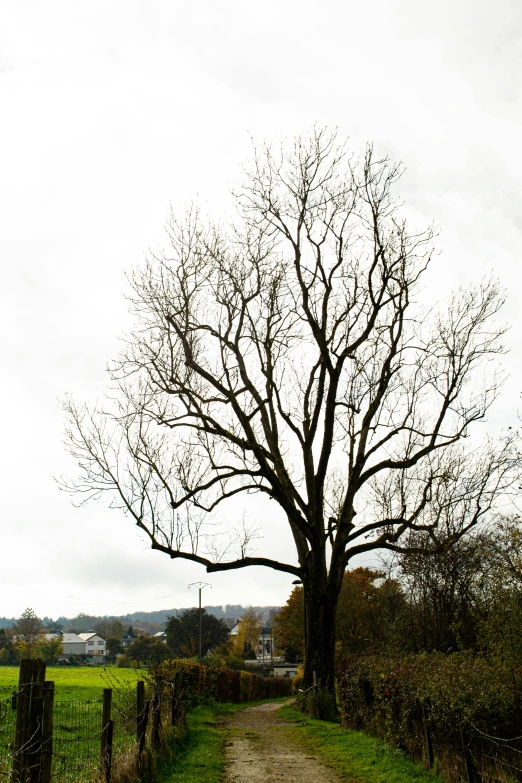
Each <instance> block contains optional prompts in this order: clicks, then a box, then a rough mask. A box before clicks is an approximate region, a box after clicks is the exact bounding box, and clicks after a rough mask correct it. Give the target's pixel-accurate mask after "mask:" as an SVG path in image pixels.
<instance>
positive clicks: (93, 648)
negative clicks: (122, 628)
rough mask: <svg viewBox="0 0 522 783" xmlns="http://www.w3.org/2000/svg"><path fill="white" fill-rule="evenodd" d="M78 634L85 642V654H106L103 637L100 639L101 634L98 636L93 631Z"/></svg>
mask: <svg viewBox="0 0 522 783" xmlns="http://www.w3.org/2000/svg"><path fill="white" fill-rule="evenodd" d="M78 636H80V638H81V639H83V641H84V642H85V648H86V649H85V653H84V654H85V655H92V656H96V657H97V656H99V655H106V654H107V647H106V643H105V639H102V637H101V636H98V634H97V633H95V631H87V633H80V634H78Z"/></svg>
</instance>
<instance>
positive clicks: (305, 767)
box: [225, 704, 342, 783]
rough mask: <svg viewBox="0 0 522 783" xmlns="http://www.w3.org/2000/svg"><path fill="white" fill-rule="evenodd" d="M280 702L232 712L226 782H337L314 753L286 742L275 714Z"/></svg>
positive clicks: (283, 725)
mask: <svg viewBox="0 0 522 783" xmlns="http://www.w3.org/2000/svg"><path fill="white" fill-rule="evenodd" d="M280 706H281V705H280V704H263V705H261V706H260V707H249V708H248V709H246V710H241V712H236V714H235V715H234V717H233V718H232V719H231V720H230V721H229V722H228V723H227V725H228V729H229V732H230V735H229V739H228V742H227V745H226V748H225V751H226V761H227V771H226V775H225V782H226V783H276V781H277V783H281V781H282V780H284V782H285V783H341V780H342V778H341V777H339V775H338V774H337V773H336V772H334V771H333V770H332V769H331V768H330V767H328V766H327V765H326V764H325V763H324V762H322V761H321V760H320V759H318V758H317V757H316V756H312V755H310V754H308V753H307V752H306V751H304V750H301V749H299V748H296V747H294V746H293V745H291V744H290V743H289V742H288V739H287V737H286V732H285V731H284V730H283V731H282V729H284V727H285V726H291V725H292V724H291V723H287V722H286V721H283V720H281V718H278V717H277V716H276V715H275V710H277V708H278V707H280Z"/></svg>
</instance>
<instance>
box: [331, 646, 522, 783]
mask: <svg viewBox="0 0 522 783" xmlns="http://www.w3.org/2000/svg"><path fill="white" fill-rule="evenodd" d="M338 688H339V700H340V704H341V716H342V717H341V720H342V724H343V725H344V726H345V727H346V728H352V729H363V730H365V731H368V732H370V733H371V734H374V735H375V736H378V737H380V738H381V739H384V740H386V741H388V742H390V743H392V744H394V745H397V746H398V747H400V748H402V749H403V750H405V751H406V752H407V753H408V754H409V755H410V756H411V757H412V758H414V759H416V760H417V761H422V762H424V764H425V765H426V766H433V767H434V768H435V770H436V771H437V772H439V774H442V775H444V776H445V777H446V778H447V779H448V780H449V781H462V780H482V781H483V783H486V781H508V780H510V781H515V780H516V781H522V737H521V736H520V735H522V680H521V677H520V669H518V670H508V669H504V668H502V667H501V666H500V665H495V664H493V663H491V662H489V661H488V660H486V659H485V658H481V657H477V656H472V655H471V654H462V653H455V654H452V655H444V654H442V653H431V654H425V655H410V656H390V657H383V656H382V655H379V656H377V655H376V656H364V657H361V658H357V659H355V658H354V659H351V660H347V661H344V662H343V663H342V664H341V665H340V666H339V671H338ZM430 745H431V751H432V752H431V754H430V751H429V747H430ZM430 755H431V758H430ZM430 762H431V763H430Z"/></svg>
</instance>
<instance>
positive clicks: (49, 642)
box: [36, 636, 63, 663]
mask: <svg viewBox="0 0 522 783" xmlns="http://www.w3.org/2000/svg"><path fill="white" fill-rule="evenodd" d="M62 653H63V645H62V639H61V637H60V636H55V637H54V639H46V638H45V637H42V638H41V639H40V641H39V642H38V644H37V646H36V658H41V659H42V661H45V662H46V663H56V661H57V659H58V658H59V657H60V655H62Z"/></svg>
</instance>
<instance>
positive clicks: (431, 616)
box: [274, 517, 522, 666]
mask: <svg viewBox="0 0 522 783" xmlns="http://www.w3.org/2000/svg"><path fill="white" fill-rule="evenodd" d="M408 548H409V549H410V551H409V552H408V553H404V554H401V553H398V554H397V555H396V556H395V557H394V559H393V560H391V561H390V560H389V561H387V562H385V563H383V566H382V568H381V569H377V568H366V567H360V568H355V569H352V570H349V571H347V572H346V573H345V577H344V581H343V586H342V590H341V596H340V600H339V608H338V612H337V657H338V659H339V660H341V659H343V658H346V657H348V656H352V655H357V654H361V653H369V652H374V653H376V652H379V651H384V650H386V651H388V652H389V651H390V650H394V651H396V652H400V653H404V652H407V653H421V652H433V651H438V652H443V653H453V652H457V651H459V652H463V651H467V652H471V653H473V654H480V655H486V656H489V657H491V656H493V657H495V659H497V660H499V661H502V662H503V664H507V663H508V662H510V663H511V664H512V665H513V666H514V665H515V664H516V665H518V663H517V662H520V661H522V634H521V633H520V629H521V628H522V532H521V528H520V522H519V519H518V518H517V517H511V518H503V519H499V520H497V521H496V522H495V523H494V524H493V525H491V526H490V527H489V528H487V529H485V530H482V531H480V532H477V533H475V534H474V535H470V536H468V537H465V538H462V539H460V540H459V541H457V542H455V541H453V540H452V539H451V536H448V538H447V540H446V541H445V542H444V541H443V542H442V543H440V542H437V543H434V542H432V541H431V540H430V538H429V537H428V536H426V535H421V534H415V533H413V534H412V535H411V536H410V540H409V541H408ZM302 590H303V589H302V587H296V588H295V589H294V591H293V592H292V594H291V596H290V598H289V600H288V601H287V604H286V605H285V606H284V607H283V608H282V610H281V612H280V613H279V614H278V615H277V616H276V618H275V620H274V636H275V639H276V645H277V646H278V647H279V648H281V649H282V650H283V652H284V653H285V654H286V656H287V657H288V658H292V657H296V658H297V659H298V660H301V659H302V657H303V654H304V650H303V643H304V610H303V592H302Z"/></svg>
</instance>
